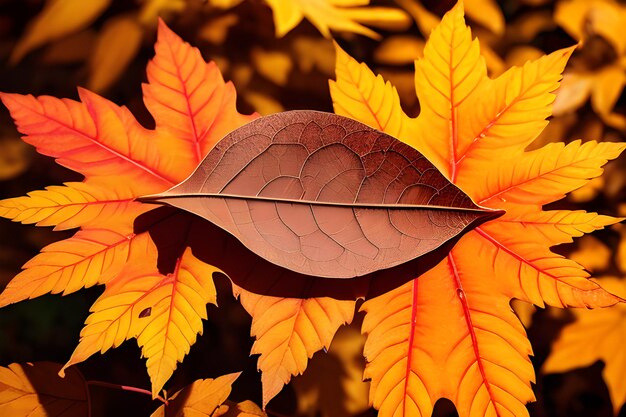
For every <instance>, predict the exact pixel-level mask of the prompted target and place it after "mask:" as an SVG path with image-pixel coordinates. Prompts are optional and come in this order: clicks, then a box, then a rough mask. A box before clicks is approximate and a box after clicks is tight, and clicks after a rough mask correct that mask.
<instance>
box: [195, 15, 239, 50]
mask: <svg viewBox="0 0 626 417" xmlns="http://www.w3.org/2000/svg"><path fill="white" fill-rule="evenodd" d="M238 23H239V16H237V15H236V14H235V13H228V14H225V15H223V16H218V17H216V18H215V19H212V20H210V21H209V22H207V23H206V24H205V25H203V26H202V27H201V28H200V30H199V32H198V36H199V37H200V39H204V40H206V41H209V42H211V43H213V44H215V45H221V44H222V43H224V41H225V40H226V37H227V36H228V30H229V29H230V28H231V27H233V26H235V25H237V24H238Z"/></svg>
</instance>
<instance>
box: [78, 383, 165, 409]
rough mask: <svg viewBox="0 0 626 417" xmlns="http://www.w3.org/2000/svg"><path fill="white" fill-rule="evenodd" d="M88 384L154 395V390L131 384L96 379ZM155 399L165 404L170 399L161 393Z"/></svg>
mask: <svg viewBox="0 0 626 417" xmlns="http://www.w3.org/2000/svg"><path fill="white" fill-rule="evenodd" d="M87 385H88V386H96V387H104V388H111V389H119V390H122V391H130V392H138V393H140V394H145V395H150V396H152V392H150V391H148V390H147V389H143V388H137V387H131V386H128V385H120V384H113V383H110V382H104V381H94V380H92V381H87ZM155 399H156V400H159V401H161V402H162V403H163V404H165V405H168V401H167V400H166V399H165V398H163V397H161V396H160V395H158V396H157V397H156V398H155Z"/></svg>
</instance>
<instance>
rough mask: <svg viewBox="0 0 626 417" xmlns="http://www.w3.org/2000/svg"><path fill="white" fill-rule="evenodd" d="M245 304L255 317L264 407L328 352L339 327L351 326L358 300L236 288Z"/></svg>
mask: <svg viewBox="0 0 626 417" xmlns="http://www.w3.org/2000/svg"><path fill="white" fill-rule="evenodd" d="M233 291H234V293H235V295H236V296H239V299H240V300H241V305H243V307H244V308H245V309H246V311H247V312H248V313H249V314H250V315H251V316H252V328H251V330H250V333H251V335H252V336H254V337H256V341H255V342H254V345H253V346H252V352H251V353H252V354H259V355H260V356H259V362H258V368H259V370H261V372H262V375H261V382H262V384H263V407H264V408H265V406H266V405H267V403H268V402H269V401H270V400H271V399H272V398H274V397H275V396H276V394H278V393H279V392H280V390H281V389H282V388H283V386H284V385H285V384H287V383H288V382H289V381H290V380H291V376H292V375H299V374H301V373H303V372H304V370H305V369H306V367H307V364H308V361H309V359H310V358H311V357H312V356H313V354H314V353H315V352H317V351H319V350H321V349H322V348H324V349H328V347H329V346H330V342H331V340H332V339H333V336H334V335H335V333H336V332H337V329H339V326H341V325H343V324H345V323H350V322H351V321H352V317H353V316H354V306H355V304H356V302H355V301H341V300H335V299H333V298H328V297H321V298H306V299H297V298H281V297H272V296H266V295H259V294H254V293H252V292H250V291H246V290H244V289H243V288H239V287H237V286H235V285H233Z"/></svg>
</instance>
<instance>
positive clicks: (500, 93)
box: [331, 5, 624, 417]
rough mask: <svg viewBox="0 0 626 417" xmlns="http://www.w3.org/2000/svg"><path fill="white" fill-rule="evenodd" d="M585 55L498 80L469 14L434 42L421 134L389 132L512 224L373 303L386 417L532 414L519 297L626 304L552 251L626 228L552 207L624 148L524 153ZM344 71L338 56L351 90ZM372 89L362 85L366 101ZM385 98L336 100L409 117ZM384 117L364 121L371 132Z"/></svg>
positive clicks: (551, 59) (419, 70)
mask: <svg viewBox="0 0 626 417" xmlns="http://www.w3.org/2000/svg"><path fill="white" fill-rule="evenodd" d="M572 50H573V49H572V48H568V49H564V50H560V51H556V52H554V53H552V54H550V55H548V56H545V57H542V58H540V59H538V60H536V61H532V62H528V63H526V64H525V65H524V66H523V67H521V68H512V69H510V70H509V71H507V72H505V73H504V74H503V75H501V76H500V77H498V78H497V79H495V80H492V79H490V78H488V77H487V73H486V66H485V63H484V59H483V58H482V57H481V54H480V48H479V46H478V42H477V41H476V40H472V36H471V33H470V31H469V28H468V27H467V26H466V24H465V21H464V18H463V10H462V7H461V6H460V5H457V6H456V7H455V8H454V9H453V10H451V11H450V12H448V13H447V14H446V15H445V16H444V18H443V19H442V21H441V24H440V25H439V26H438V27H437V28H436V29H435V30H434V31H433V32H432V34H431V36H430V39H429V40H428V41H427V44H426V46H425V48H424V58H423V59H420V60H418V62H417V64H416V76H415V82H416V89H417V95H418V97H419V100H420V106H421V113H420V115H419V117H418V119H417V129H415V131H416V134H412V135H408V136H405V135H398V134H397V131H393V132H391V131H388V130H387V131H388V133H390V134H392V135H395V136H397V137H399V138H400V139H402V140H404V141H406V142H407V143H409V144H411V145H413V146H415V147H416V148H417V149H418V150H419V151H420V152H421V153H422V154H424V155H425V156H426V157H427V158H429V159H430V160H431V161H432V162H433V163H435V165H437V167H438V168H439V169H440V170H441V171H442V172H444V173H445V174H446V175H447V176H448V178H450V179H451V181H452V182H454V183H455V184H457V185H458V186H460V187H461V188H462V189H463V190H464V191H465V192H467V193H468V195H470V196H471V197H472V199H473V200H474V201H476V202H477V203H478V204H481V205H484V206H487V207H490V208H494V209H505V210H506V211H507V213H506V214H505V215H503V216H502V217H500V218H498V219H495V220H492V221H489V222H487V223H485V224H483V225H481V226H479V227H477V228H476V229H474V230H473V231H471V232H469V233H467V234H466V235H464V236H463V237H462V238H461V240H460V241H459V242H458V243H457V244H456V246H455V247H454V248H453V249H452V251H451V252H450V253H449V255H448V256H447V257H446V258H445V259H444V260H442V261H441V262H440V263H439V264H438V265H437V266H436V267H435V268H433V269H431V270H430V271H429V272H427V273H426V274H424V275H422V276H420V277H416V279H414V280H413V281H412V282H408V283H407V284H405V285H404V286H402V287H400V288H398V289H396V290H393V291H391V292H389V293H387V294H384V295H381V296H379V297H376V298H373V299H369V300H367V301H366V302H365V303H364V304H363V306H362V309H363V310H364V311H365V312H366V316H365V319H364V322H363V329H362V330H363V332H365V333H366V334H367V342H366V345H365V356H366V359H367V361H368V364H367V368H366V371H365V377H367V378H370V379H371V381H372V382H371V390H370V401H371V403H372V404H373V405H374V407H376V408H377V409H379V416H381V417H387V416H397V415H411V416H430V415H431V413H432V409H433V405H434V403H435V402H436V401H437V400H438V399H439V398H442V397H445V398H448V399H450V400H451V401H452V402H453V403H454V404H455V406H456V408H457V411H458V412H459V415H460V416H461V417H484V416H486V415H487V416H501V417H502V416H515V417H520V416H527V415H528V410H527V409H526V407H525V403H526V402H529V401H532V400H533V399H534V395H533V392H532V389H531V385H530V384H531V382H532V381H534V371H533V367H532V365H531V363H530V361H529V358H528V355H529V354H530V353H531V348H530V343H529V341H528V339H527V337H526V334H525V331H524V328H523V326H522V325H521V323H520V322H519V320H518V318H517V317H516V315H515V314H514V313H513V311H512V309H511V306H510V301H511V299H513V298H517V299H519V300H522V301H525V302H532V303H534V304H536V305H538V306H544V305H546V304H548V305H554V306H559V307H568V306H578V307H583V306H585V307H602V306H609V305H613V304H616V303H617V302H619V301H620V300H621V299H620V298H618V297H617V296H615V295H613V294H611V293H609V292H607V291H606V290H604V289H603V288H602V287H601V286H599V285H598V284H597V283H595V282H593V281H590V280H589V279H588V273H587V272H586V271H585V270H584V269H583V267H582V266H580V265H579V264H577V263H576V262H574V261H571V260H569V259H566V258H564V257H562V256H560V255H557V254H554V253H552V252H551V251H550V250H549V247H550V246H552V245H554V244H557V243H562V242H566V241H571V239H572V237H576V236H580V235H581V234H583V233H584V232H587V231H592V230H595V229H597V228H601V227H603V226H606V225H608V224H613V223H615V222H617V221H619V219H614V218H610V217H605V216H598V215H596V214H593V213H584V212H569V211H560V210H555V211H548V212H543V211H542V209H543V205H544V204H548V203H551V202H553V201H555V200H558V199H559V198H562V197H563V196H564V195H565V193H567V192H569V191H571V190H572V189H574V188H577V187H580V186H582V185H584V184H586V183H588V181H589V179H590V178H593V177H596V176H598V175H600V174H601V173H602V169H601V166H602V165H603V164H604V163H606V161H607V160H608V159H613V158H616V157H617V156H618V155H619V154H620V152H621V151H622V150H623V149H624V145H623V144H613V143H602V144H598V143H596V142H588V143H585V144H581V143H580V142H574V143H572V144H570V145H568V146H565V145H564V144H554V145H551V146H548V147H545V148H541V149H539V150H537V151H530V152H527V151H525V148H526V147H527V146H528V145H529V144H530V143H531V142H532V141H533V140H534V139H535V138H536V137H537V136H538V135H539V134H540V133H541V131H542V129H543V128H544V127H545V125H546V123H547V122H546V118H547V117H549V116H550V114H551V104H552V102H553V100H554V95H553V91H554V90H556V89H557V88H558V81H559V79H560V77H561V73H562V71H563V68H564V67H565V64H566V62H567V59H568V58H569V55H570V54H571V52H572ZM344 66H345V64H344V63H343V62H342V61H341V58H340V57H338V62H337V68H338V78H340V71H343V67H344ZM355 66H357V67H358V64H355ZM362 73H367V72H366V71H365V69H363V70H362ZM344 78H345V77H344ZM372 79H375V78H374V75H373V74H372V75H371V76H369V77H364V76H362V77H361V78H355V81H354V83H355V84H356V86H355V87H354V89H355V91H359V87H362V86H369V85H370V83H371V80H372ZM384 87H386V86H385V85H384V83H381V84H380V86H379V87H378V89H377V91H376V92H375V93H372V94H368V95H367V96H364V95H360V96H359V95H356V94H351V95H348V94H345V93H343V94H342V92H341V91H340V90H332V89H331V94H332V95H333V101H334V104H335V106H336V108H339V109H342V108H347V109H353V108H364V109H367V108H368V107H369V108H372V109H376V111H377V112H381V113H382V112H386V113H387V114H388V113H394V112H395V113H396V114H397V113H400V112H401V110H400V112H398V111H396V110H395V108H394V107H392V106H390V105H388V106H386V107H383V106H377V105H373V103H372V102H371V101H369V97H370V96H371V97H375V98H376V100H377V102H382V101H383V100H386V102H387V103H394V104H395V103H396V102H397V93H396V91H395V90H394V89H393V88H391V87H389V88H384ZM372 113H374V112H370V113H367V112H365V111H363V112H362V114H360V113H356V112H355V113H354V117H356V118H357V119H359V120H361V121H362V122H365V123H368V122H369V123H371V117H372V116H371V115H372ZM400 114H401V113H400ZM382 129H383V130H386V129H385V127H384V126H383V127H382ZM555 180H556V181H555Z"/></svg>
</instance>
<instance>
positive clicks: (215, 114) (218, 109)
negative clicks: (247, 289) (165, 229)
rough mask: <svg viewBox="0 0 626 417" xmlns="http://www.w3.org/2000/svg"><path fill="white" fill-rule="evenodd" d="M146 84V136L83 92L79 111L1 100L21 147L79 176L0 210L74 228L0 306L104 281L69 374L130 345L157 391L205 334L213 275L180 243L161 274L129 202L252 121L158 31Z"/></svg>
mask: <svg viewBox="0 0 626 417" xmlns="http://www.w3.org/2000/svg"><path fill="white" fill-rule="evenodd" d="M148 79H149V82H150V83H149V84H147V85H146V86H145V94H146V105H147V106H148V108H149V110H150V111H152V113H153V116H154V118H155V120H156V125H157V126H156V129H154V130H150V129H146V128H144V127H143V126H141V125H140V124H139V123H138V122H137V121H136V120H135V118H134V116H133V115H132V114H131V113H130V111H129V110H128V109H127V108H125V107H119V106H117V105H115V104H113V103H111V102H110V101H108V100H106V99H104V98H102V97H100V96H98V95H96V94H94V93H91V92H89V91H86V90H82V89H80V90H79V96H80V99H81V101H74V100H69V99H56V98H54V97H49V96H42V97H38V98H35V97H32V96H30V95H19V94H2V95H1V98H2V100H3V102H4V104H5V105H6V106H7V107H8V108H9V111H10V113H11V116H12V117H13V118H14V120H15V122H16V125H17V126H18V129H19V130H20V131H21V132H22V133H23V134H24V140H25V141H26V142H28V143H30V144H32V145H34V146H35V147H36V148H37V150H38V151H39V152H41V153H43V154H45V155H49V156H52V157H55V158H57V161H58V162H59V163H60V164H62V165H64V166H66V167H68V168H71V169H73V170H75V171H77V172H79V173H81V174H83V175H84V176H85V177H86V178H85V181H84V182H83V183H71V184H67V185H65V186H62V187H50V188H48V189H47V190H45V191H43V190H42V191H36V192H33V193H31V194H30V195H29V196H27V197H18V198H14V199H9V200H5V201H3V202H1V203H0V215H2V216H5V217H8V218H11V219H13V220H15V221H22V222H25V223H26V222H30V223H33V222H36V223H38V224H40V225H55V226H57V228H71V227H78V226H81V227H82V230H81V231H79V232H78V233H77V234H76V235H75V236H74V237H72V238H70V239H67V240H65V241H62V242H57V243H54V244H52V245H50V246H48V247H47V248H45V249H44V250H43V252H42V253H41V254H40V255H38V256H36V257H35V258H33V260H31V261H30V262H29V263H27V264H26V265H25V270H24V271H23V272H22V273H21V274H19V275H18V276H17V277H16V278H15V279H14V280H13V281H11V283H9V285H8V286H7V288H6V290H5V291H4V293H3V294H2V295H0V306H2V305H7V304H10V303H14V302H17V301H20V300H23V299H26V298H32V297H37V296H39V295H42V294H45V293H47V292H53V293H59V292H63V293H69V292H73V291H76V290H78V289H80V288H82V287H87V286H92V285H94V284H104V283H106V284H107V289H106V290H105V292H104V294H103V296H102V297H101V298H100V299H99V300H98V301H97V302H96V304H95V305H94V309H95V312H94V314H92V315H91V316H90V318H89V319H88V323H87V326H86V327H85V329H84V330H83V333H82V339H81V343H80V344H79V346H78V348H77V350H76V352H75V354H74V356H73V357H72V358H71V359H70V364H71V363H76V362H79V361H81V360H84V359H85V358H87V357H88V356H90V355H91V354H93V353H95V352H97V351H105V350H107V349H109V348H111V347H113V346H117V345H119V344H120V343H121V342H122V341H124V340H126V339H128V338H130V337H137V338H138V342H139V344H140V346H142V350H143V355H144V356H146V357H147V358H148V371H149V374H150V376H151V379H152V382H153V392H154V393H156V392H158V391H159V390H160V389H161V388H162V387H163V384H164V383H165V382H166V380H167V379H168V378H169V376H170V375H171V374H172V372H173V371H174V369H175V368H176V364H177V362H178V361H180V360H182V358H183V356H184V355H185V354H186V353H187V352H188V351H189V348H190V346H191V344H193V343H194V342H195V339H196V334H197V333H198V332H200V331H201V330H202V324H201V319H202V318H204V317H205V314H206V310H205V305H206V303H208V302H214V301H215V294H214V293H215V289H214V287H213V283H212V280H211V273H212V272H213V271H215V268H213V267H211V266H209V265H207V264H204V263H202V262H200V261H199V260H197V259H196V258H195V257H193V255H191V253H190V250H189V249H187V250H186V251H185V249H186V244H187V242H186V235H184V234H182V235H181V241H180V242H178V246H177V248H176V251H177V252H176V254H175V255H174V259H173V262H174V263H175V264H176V268H175V270H174V271H171V273H170V274H167V275H163V274H161V272H159V271H158V270H157V257H158V254H157V251H156V248H155V247H154V244H153V243H152V241H151V239H150V236H149V230H148V231H145V232H142V233H139V234H137V235H135V234H134V233H133V223H134V220H135V218H136V217H137V216H138V215H139V214H141V213H143V212H145V211H147V210H149V209H151V208H153V207H152V206H147V205H143V204H140V203H138V202H135V201H133V200H134V198H135V197H137V196H140V195H145V194H152V193H158V192H162V191H164V190H166V189H168V188H170V187H171V186H172V185H174V184H176V183H178V182H180V181H181V180H183V179H184V178H186V177H187V176H188V175H189V174H190V173H191V172H192V171H193V170H194V169H195V167H196V166H197V163H198V161H199V160H201V159H202V158H203V157H204V155H205V154H206V153H207V152H208V150H209V149H210V148H211V147H212V146H213V144H215V143H216V142H217V141H218V140H219V139H221V137H222V136H223V135H224V134H226V133H227V132H229V131H230V130H233V129H236V128H237V127H239V126H240V125H242V124H244V123H246V122H247V121H248V120H250V119H251V118H253V117H255V116H243V115H240V114H239V113H238V112H237V111H236V108H235V101H236V96H235V90H234V88H233V86H232V85H231V84H228V83H224V80H223V79H222V76H221V74H220V72H219V70H218V69H217V67H216V66H215V64H213V63H206V62H205V61H204V60H203V59H202V58H201V56H200V53H199V52H198V50H197V49H195V48H192V47H191V46H190V45H189V44H187V43H185V42H183V41H182V40H181V39H180V38H179V37H178V36H176V35H175V34H174V33H173V32H171V31H170V30H169V29H168V28H167V27H166V26H165V25H164V24H163V23H161V24H160V27H159V41H158V43H157V47H156V57H155V59H154V61H153V62H152V63H151V64H150V65H149V68H148ZM164 220H165V219H162V220H160V221H164ZM153 226H154V225H153ZM159 266H161V265H160V264H159ZM135 304H138V305H140V307H141V308H140V307H137V306H136V305H135ZM107 306H108V307H107ZM109 307H110V308H109ZM133 308H135V309H137V308H139V311H135V310H133Z"/></svg>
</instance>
